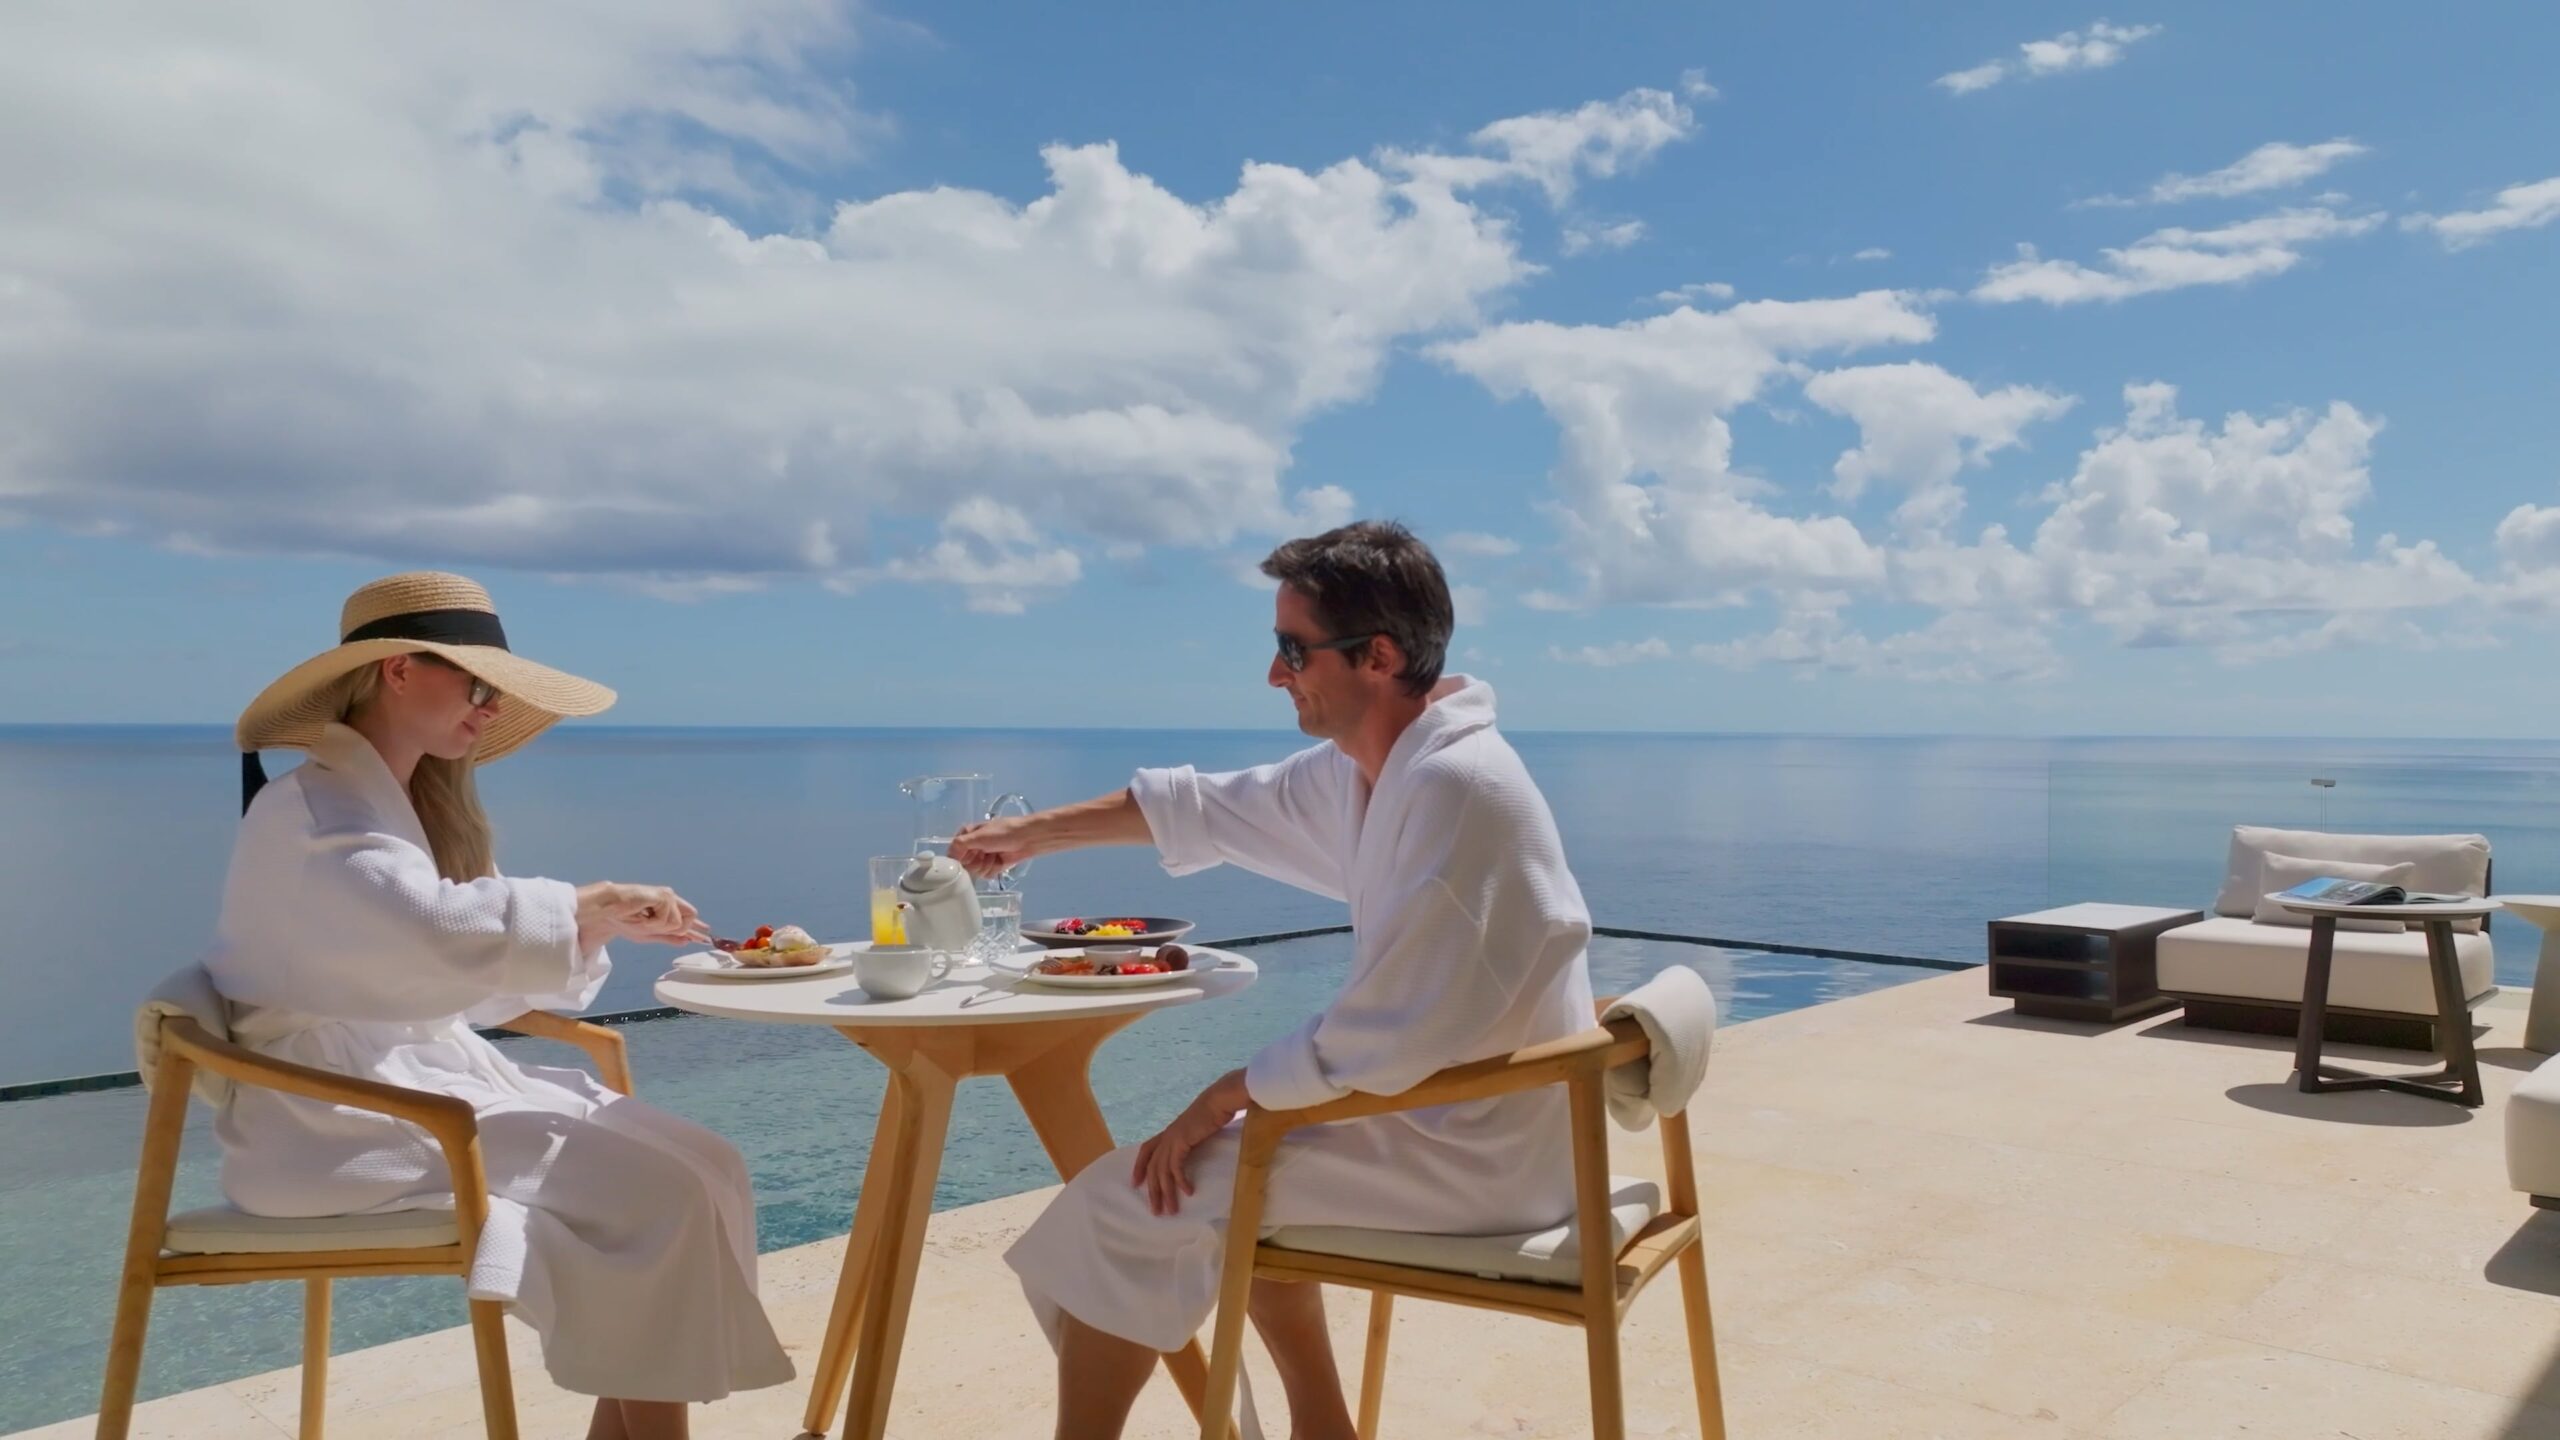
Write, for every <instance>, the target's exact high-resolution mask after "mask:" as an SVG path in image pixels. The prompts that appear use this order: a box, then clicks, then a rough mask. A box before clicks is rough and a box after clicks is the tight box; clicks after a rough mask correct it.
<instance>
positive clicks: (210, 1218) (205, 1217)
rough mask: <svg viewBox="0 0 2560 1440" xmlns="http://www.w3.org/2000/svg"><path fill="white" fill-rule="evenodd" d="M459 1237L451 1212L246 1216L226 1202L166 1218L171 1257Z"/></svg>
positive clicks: (400, 1245)
mask: <svg viewBox="0 0 2560 1440" xmlns="http://www.w3.org/2000/svg"><path fill="white" fill-rule="evenodd" d="M461 1238H462V1231H461V1228H460V1227H459V1226H458V1225H456V1224H455V1223H454V1218H453V1212H452V1211H451V1210H386V1211H384V1212H382V1213H380V1214H378V1215H320V1216H312V1217H296V1216H281V1215H251V1214H248V1213H247V1212H245V1211H240V1210H234V1209H232V1208H230V1207H229V1206H227V1205H215V1206H212V1207H210V1208H208V1209H203V1210H189V1211H187V1212H186V1213H185V1214H183V1215H172V1216H170V1217H169V1238H168V1239H166V1240H165V1241H163V1242H161V1243H162V1247H163V1248H164V1249H166V1250H168V1251H169V1252H170V1253H172V1254H175V1255H288V1254H298V1253H301V1252H305V1251H311V1250H423V1249H427V1248H429V1247H430V1246H436V1245H452V1244H456V1243H458V1242H459V1241H460V1240H461Z"/></svg>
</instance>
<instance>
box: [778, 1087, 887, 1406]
mask: <svg viewBox="0 0 2560 1440" xmlns="http://www.w3.org/2000/svg"><path fill="white" fill-rule="evenodd" d="M905 1110H906V1099H905V1092H904V1090H902V1089H901V1088H900V1087H899V1085H898V1083H897V1080H896V1078H895V1077H892V1078H891V1080H890V1082H889V1087H888V1093H886V1094H885V1095H883V1096H882V1097H881V1099H880V1123H879V1126H878V1127H877V1128H876V1129H874V1130H873V1131H872V1132H871V1158H870V1160H869V1162H868V1163H867V1164H866V1165H865V1166H864V1169H863V1176H862V1187H861V1189H862V1198H861V1199H860V1200H859V1201H858V1202H856V1203H855V1205H854V1210H853V1229H852V1230H851V1232H850V1233H848V1234H847V1235H846V1237H845V1245H844V1268H843V1269H841V1270H840V1271H838V1272H837V1274H836V1298H835V1305H834V1308H833V1309H832V1310H830V1311H829V1312H828V1314H827V1338H826V1343H825V1344H823V1345H821V1346H819V1347H818V1368H817V1373H816V1374H815V1375H814V1376H812V1377H811V1380H810V1384H809V1408H808V1410H807V1411H806V1412H805V1413H804V1414H803V1415H802V1416H801V1424H802V1426H803V1427H804V1428H806V1429H807V1430H808V1432H809V1433H810V1434H812V1435H824V1434H825V1433H827V1427H828V1426H829V1425H831V1424H833V1423H835V1418H836V1405H837V1403H838V1402H839V1401H841V1400H842V1399H843V1398H844V1395H845V1386H846V1384H847V1382H849V1381H850V1380H851V1378H852V1376H853V1350H854V1337H855V1336H856V1335H857V1334H858V1333H860V1330H861V1326H862V1301H863V1296H864V1295H865V1294H866V1293H867V1292H868V1290H869V1287H870V1281H871V1270H872V1267H873V1263H874V1261H875V1260H876V1258H877V1256H878V1252H879V1249H880V1236H881V1234H882V1231H883V1220H882V1217H883V1216H884V1215H886V1214H887V1213H888V1211H889V1208H890V1204H891V1199H890V1197H891V1194H892V1192H893V1191H894V1190H895V1189H896V1186H895V1185H894V1184H893V1183H890V1182H889V1178H888V1177H889V1172H888V1166H889V1165H890V1164H891V1163H892V1157H894V1156H895V1155H896V1154H897V1152H898V1146H899V1144H900V1138H899V1136H900V1127H901V1126H902V1124H903V1123H904V1120H905ZM874 1176H878V1177H880V1178H881V1181H882V1183H880V1184H876V1185H875V1184H873V1183H872V1178H873V1177H874Z"/></svg>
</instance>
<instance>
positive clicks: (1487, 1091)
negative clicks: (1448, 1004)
mask: <svg viewBox="0 0 2560 1440" xmlns="http://www.w3.org/2000/svg"><path fill="white" fill-rule="evenodd" d="M1646 1048H1647V1042H1646V1040H1645V1034H1644V1027H1643V1026H1641V1025H1639V1024H1637V1023H1636V1022H1635V1021H1634V1020H1632V1019H1626V1020H1617V1021H1613V1022H1611V1023H1610V1024H1608V1025H1606V1026H1600V1027H1595V1028H1593V1029H1590V1030H1586V1031H1583V1032H1582V1033H1581V1034H1579V1035H1568V1036H1566V1037H1565V1038H1564V1039H1562V1040H1550V1041H1548V1042H1547V1043H1546V1044H1543V1045H1532V1046H1529V1047H1528V1048H1527V1049H1525V1050H1514V1051H1512V1052H1511V1053H1510V1054H1508V1055H1496V1056H1493V1057H1491V1058H1489V1059H1484V1060H1471V1061H1469V1062H1467V1063H1466V1064H1464V1065H1452V1066H1450V1067H1449V1068H1447V1069H1445V1070H1441V1071H1438V1072H1435V1073H1433V1074H1431V1075H1428V1076H1425V1077H1423V1079H1421V1080H1420V1081H1418V1082H1416V1083H1415V1084H1414V1085H1413V1086H1412V1087H1410V1088H1408V1089H1405V1090H1401V1091H1398V1092H1397V1093H1395V1094H1393V1095H1368V1094H1357V1095H1345V1096H1343V1097H1342V1098H1341V1099H1339V1100H1332V1101H1327V1102H1326V1103H1324V1104H1322V1105H1311V1106H1308V1107H1306V1108H1305V1109H1301V1110H1265V1109H1263V1108H1262V1107H1261V1106H1259V1105H1251V1106H1247V1107H1246V1109H1245V1131H1246V1139H1247V1141H1248V1142H1249V1143H1250V1142H1251V1141H1252V1140H1253V1139H1254V1138H1255V1137H1256V1136H1261V1137H1264V1138H1265V1139H1266V1140H1267V1141H1268V1142H1269V1143H1277V1141H1278V1140H1279V1138H1280V1137H1281V1136H1282V1135H1285V1134H1287V1133H1289V1132H1290V1131H1292V1130H1301V1129H1304V1128H1306V1127H1307V1126H1309V1125H1329V1124H1332V1123H1333V1122H1335V1121H1337V1120H1358V1119H1362V1118H1364V1117H1367V1116H1371V1115H1391V1114H1394V1113H1396V1112H1397V1111H1401V1110H1420V1109H1424V1108H1426V1107H1429V1106H1433V1105H1453V1104H1456V1103H1458V1102H1460V1101H1464V1100H1485V1099H1490V1098H1491V1097H1493V1096H1496V1095H1510V1094H1515V1093H1517V1092H1519V1091H1522V1090H1536V1089H1539V1088H1541V1087H1543V1086H1548V1085H1561V1084H1564V1083H1565V1082H1567V1081H1570V1080H1573V1079H1575V1078H1577V1077H1580V1076H1585V1075H1599V1074H1601V1073H1603V1072H1604V1071H1608V1070H1612V1069H1615V1068H1616V1067H1618V1066H1620V1065H1623V1064H1625V1063H1627V1062H1628V1061H1630V1060H1639V1059H1642V1058H1643V1057H1644V1055H1645V1053H1646Z"/></svg>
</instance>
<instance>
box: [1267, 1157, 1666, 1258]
mask: <svg viewBox="0 0 2560 1440" xmlns="http://www.w3.org/2000/svg"><path fill="white" fill-rule="evenodd" d="M1661 1213H1662V1187H1661V1186H1659V1185H1656V1184H1654V1183H1653V1182H1652V1181H1650V1180H1639V1179H1635V1178H1633V1177H1631V1176H1626V1175H1612V1176H1610V1177H1609V1230H1610V1237H1609V1253H1610V1254H1612V1255H1615V1254H1617V1253H1618V1252H1619V1251H1621V1250H1624V1249H1626V1248H1627V1242H1628V1241H1630V1240H1633V1239H1634V1238H1635V1236H1636V1232H1637V1231H1639V1230H1642V1229H1643V1228H1644V1227H1646V1226H1647V1225H1650V1224H1652V1223H1653V1218H1654V1217H1655V1216H1657V1215H1659V1214H1661ZM1263 1243H1264V1244H1266V1245H1271V1246H1274V1247H1276V1248H1278V1249H1282V1250H1301V1251H1308V1252H1312V1253H1314V1254H1318V1255H1340V1256H1343V1257H1344V1258H1346V1259H1351V1260H1375V1261H1378V1262H1379V1263H1381V1264H1386V1265H1410V1266H1412V1267H1414V1268H1415V1269H1418V1270H1444V1271H1448V1272H1451V1273H1453V1274H1458V1275H1477V1276H1481V1277H1483V1278H1484V1279H1487V1280H1529V1281H1534V1282H1536V1283H1538V1284H1541V1285H1579V1284H1581V1283H1582V1245H1581V1243H1580V1241H1579V1240H1578V1239H1577V1237H1576V1236H1575V1235H1574V1226H1573V1222H1571V1221H1567V1222H1565V1223H1564V1224H1562V1225H1558V1226H1555V1227H1553V1228H1552V1229H1547V1230H1530V1231H1524V1232H1522V1233H1520V1234H1517V1235H1420V1234H1409V1233H1407V1232H1405V1231H1402V1230H1363V1229H1359V1228H1357V1227H1354V1226H1349V1225H1290V1226H1285V1227H1283V1228H1281V1229H1278V1230H1274V1231H1273V1232H1271V1234H1270V1235H1269V1236H1268V1237H1267V1238H1266V1239H1265V1240H1264V1241H1263Z"/></svg>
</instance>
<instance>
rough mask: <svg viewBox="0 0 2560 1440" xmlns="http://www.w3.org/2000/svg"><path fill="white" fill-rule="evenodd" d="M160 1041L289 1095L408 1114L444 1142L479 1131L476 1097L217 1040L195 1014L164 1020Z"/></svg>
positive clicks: (220, 1071) (231, 1075)
mask: <svg viewBox="0 0 2560 1440" xmlns="http://www.w3.org/2000/svg"><path fill="white" fill-rule="evenodd" d="M160 1035H161V1042H160V1043H161V1045H162V1047H163V1048H164V1049H167V1050H170V1051H174V1052H176V1053H177V1054H179V1055H182V1056H184V1057H186V1059H187V1062H188V1063H189V1064H192V1065H199V1066H202V1067H203V1068H205V1069H207V1070H210V1071H212V1072H213V1073H214V1074H216V1075H221V1076H224V1077H226V1078H228V1079H230V1080H231V1081H233V1082H234V1083H236V1084H241V1085H255V1086H258V1087H259V1088H261V1089H266V1090H281V1091H283V1092H284V1093H286V1094H288V1095H301V1096H305V1097H307V1098H309V1099H313V1100H326V1101H328V1102H329V1103H330V1104H332V1105H346V1106H350V1107H352V1108H354V1109H357V1110H370V1111H372V1112H374V1113H375V1114H377V1115H388V1116H390V1117H391V1118H393V1119H395V1120H406V1121H408V1122H409V1123H410V1124H412V1125H416V1126H419V1127H420V1128H422V1129H424V1130H426V1131H427V1132H428V1133H429V1134H431V1135H433V1136H435V1137H436V1139H437V1140H439V1141H441V1142H445V1143H448V1144H450V1143H452V1142H454V1141H457V1140H458V1141H462V1142H465V1143H468V1142H470V1141H472V1140H473V1139H475V1138H477V1136H478V1135H479V1132H480V1122H479V1117H478V1116H477V1115H475V1114H474V1113H473V1111H472V1109H471V1102H469V1101H467V1100H462V1099H458V1098H456V1097H454V1096H451V1095H438V1094H436V1093H434V1092H432V1091H428V1090H412V1089H410V1088H409V1087H407V1086H405V1085H386V1084H384V1083H383V1082H382V1081H379V1080H360V1079H358V1078H356V1077H355V1076H353V1075H340V1074H338V1073H336V1072H335V1071H331V1070H318V1069H314V1068H312V1067H311V1066H309V1065H296V1064H294V1063H293V1062H292V1061H290V1060H278V1059H276V1058H274V1057H273V1056H269V1055H261V1054H259V1053H258V1052H256V1051H255V1050H248V1049H244V1048H242V1047H241V1046H238V1045H234V1044H232V1043H231V1042H230V1041H228V1040H216V1039H215V1038H213V1036H211V1035H209V1034H207V1033H205V1029H204V1027H203V1026H201V1025H199V1024H197V1023H196V1022H195V1021H193V1020H187V1019H174V1020H164V1021H162V1022H161V1024H160Z"/></svg>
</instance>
